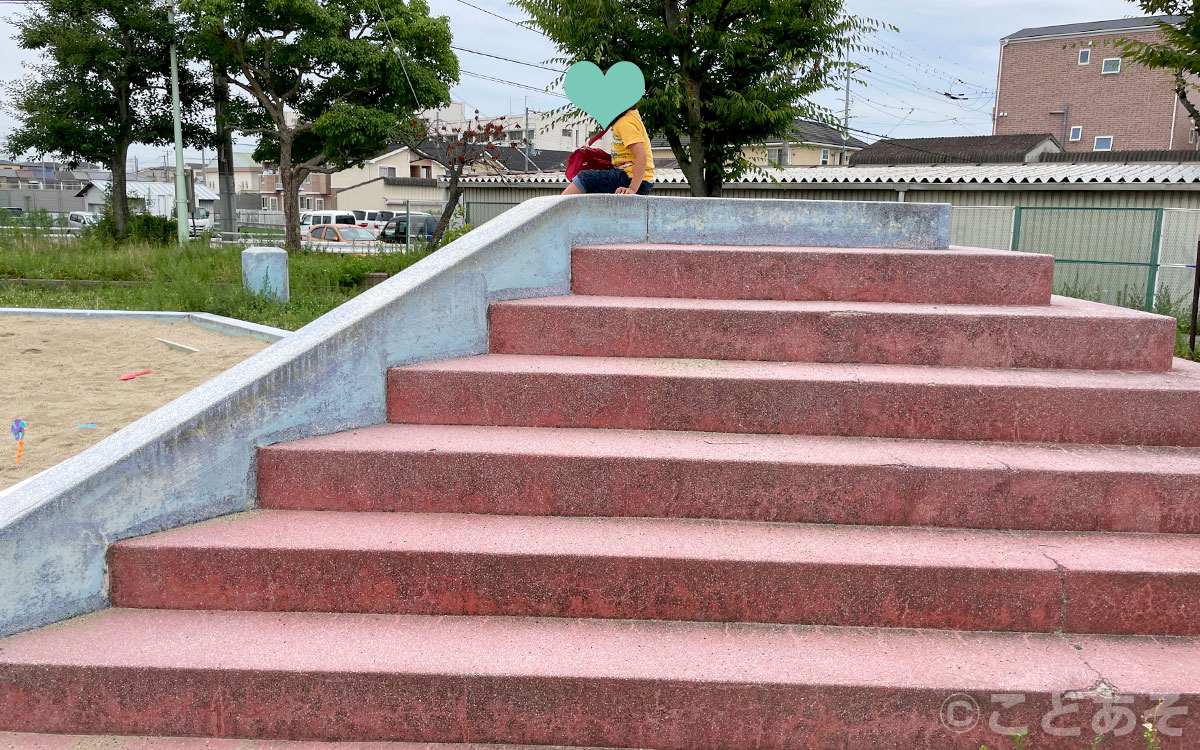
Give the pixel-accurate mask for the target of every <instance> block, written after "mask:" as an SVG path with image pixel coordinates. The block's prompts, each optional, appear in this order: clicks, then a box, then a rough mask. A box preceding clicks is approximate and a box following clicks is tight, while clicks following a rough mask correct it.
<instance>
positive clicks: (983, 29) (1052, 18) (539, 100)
mask: <svg viewBox="0 0 1200 750" xmlns="http://www.w3.org/2000/svg"><path fill="white" fill-rule="evenodd" d="M429 2H430V6H431V10H432V13H433V14H434V15H444V16H449V18H450V29H451V31H452V32H453V34H454V42H453V43H454V45H455V46H456V47H461V48H463V49H467V50H474V51H476V52H483V53H488V54H491V55H498V56H500V57H507V58H511V59H513V60H519V61H524V62H528V63H534V64H542V63H545V62H546V61H547V60H549V59H550V58H552V57H555V56H556V51H555V49H554V46H553V44H551V43H550V41H549V40H548V39H546V38H545V37H543V36H541V35H540V34H538V33H536V32H534V31H530V30H528V29H525V28H522V27H519V26H517V25H515V24H513V23H509V22H506V21H504V20H501V18H497V17H496V16H501V17H503V18H506V19H510V20H518V21H519V20H521V19H522V17H523V15H522V13H521V12H520V11H519V10H518V9H516V8H514V7H511V6H509V5H508V4H507V3H506V2H504V1H503V0H465V1H464V0H429ZM468 2H469V3H470V5H468V4H467V3H468ZM847 5H848V8H849V10H850V12H852V13H855V14H857V15H861V16H867V17H870V18H874V19H877V20H880V21H884V22H886V23H889V24H892V25H893V26H897V27H899V29H900V30H899V32H898V33H893V32H883V33H881V34H879V35H878V36H877V37H876V38H875V39H874V43H875V44H876V45H877V46H878V47H879V48H880V49H881V50H883V51H885V52H886V53H887V56H886V57H877V56H873V57H870V58H866V59H863V60H861V62H863V63H865V64H867V65H869V66H870V67H871V69H872V70H871V72H869V73H865V74H864V76H863V77H864V79H865V80H866V82H867V84H868V85H867V86H866V87H863V86H858V85H856V86H855V87H854V88H853V89H852V90H851V108H850V126H851V127H852V128H855V129H857V130H860V131H866V132H867V133H871V134H878V135H891V136H894V137H898V138H900V137H908V138H913V137H936V136H951V135H968V134H971V135H986V134H988V133H990V132H991V105H992V100H991V98H990V97H991V96H992V95H993V90H994V87H995V81H996V63H997V60H998V56H999V40H1000V37H1002V36H1005V35H1007V34H1010V33H1012V32H1014V31H1017V30H1018V29H1022V28H1026V27H1030V26H1050V25H1054V24H1062V23H1077V22H1082V21H1097V20H1102V19H1109V18H1121V17H1125V16H1136V15H1141V12H1140V9H1139V7H1138V6H1137V4H1136V3H1133V2H1127V1H1126V0H923V1H921V2H914V1H912V0H904V1H903V2H897V1H896V0H848V1H847ZM471 6H477V7H478V8H481V9H484V10H486V11H491V12H492V13H494V14H496V15H489V14H488V13H486V12H484V10H477V9H476V8H475V7H471ZM23 12H24V10H23V9H22V8H21V7H20V6H19V5H10V4H8V3H3V4H0V36H2V37H3V38H4V42H3V44H4V47H3V48H4V49H5V51H6V54H4V55H3V56H0V80H2V81H3V82H4V84H5V89H6V90H5V92H4V98H5V100H6V101H7V85H8V84H10V83H11V82H13V81H15V80H17V79H18V78H20V77H21V76H22V75H23V74H24V73H25V71H24V70H23V68H22V64H23V63H26V62H31V61H33V58H32V57H31V56H29V55H28V54H26V53H24V52H23V51H22V50H19V49H16V45H15V43H14V42H12V41H11V39H12V35H13V33H14V31H15V29H14V26H13V23H12V19H13V18H14V17H16V16H17V15H18V14H20V13H23ZM457 54H458V56H459V61H460V68H461V70H462V73H463V74H462V76H461V82H460V83H459V84H458V85H457V86H455V87H454V88H453V89H452V94H453V96H454V98H455V99H456V100H460V101H465V102H467V103H468V104H469V105H470V106H471V107H472V108H478V109H479V110H480V112H481V113H483V114H485V115H500V114H505V113H511V112H519V111H522V110H523V109H524V107H525V104H526V97H528V104H529V107H530V108H531V109H535V110H548V109H553V108H555V107H558V106H560V105H561V104H562V103H564V101H565V100H564V99H563V98H561V97H559V96H553V95H550V94H546V93H541V92H540V91H531V90H529V89H526V88H520V87H518V86H516V85H512V84H520V85H523V86H528V87H532V88H534V89H539V90H540V89H543V88H545V87H546V86H547V85H549V84H550V82H551V81H553V80H554V78H555V77H556V74H555V73H553V72H550V71H547V70H542V69H539V68H536V67H529V66H526V65H520V64H518V63H515V62H506V61H503V60H498V59H495V58H490V57H483V56H480V55H477V54H473V53H471V52H464V51H461V50H458V51H457ZM551 67H557V65H556V64H551ZM470 74H475V75H470ZM479 76H488V77H490V78H495V79H502V80H503V81H506V82H508V83H501V82H497V81H493V80H486V79H485V78H481V77H479ZM942 92H946V93H950V94H953V95H954V96H965V97H967V98H966V99H965V100H962V101H951V100H950V99H947V98H946V97H944V96H942ZM842 100H843V92H841V91H829V92H825V93H822V94H821V95H819V96H818V97H817V98H816V102H817V103H819V104H821V105H824V106H826V107H829V108H832V109H835V110H836V111H837V112H838V113H839V116H840V113H841V111H842ZM12 127H13V119H12V117H11V115H9V114H8V113H7V112H0V137H3V136H4V135H6V134H7V133H8V132H9V130H11V129H12ZM859 135H860V137H862V138H864V139H865V140H875V138H874V136H870V135H865V134H861V133H860V134H859ZM240 148H242V147H241V146H239V149H240ZM134 153H135V154H136V155H137V156H138V157H139V159H140V161H141V163H142V165H144V164H146V163H148V162H153V161H157V162H160V163H161V161H162V159H163V156H164V154H166V153H167V152H166V150H165V149H161V148H158V149H156V148H150V147H144V146H142V147H135V149H134Z"/></svg>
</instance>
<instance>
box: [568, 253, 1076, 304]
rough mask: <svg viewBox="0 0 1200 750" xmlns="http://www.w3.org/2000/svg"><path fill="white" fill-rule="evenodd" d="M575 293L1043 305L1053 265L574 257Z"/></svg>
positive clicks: (929, 257)
mask: <svg viewBox="0 0 1200 750" xmlns="http://www.w3.org/2000/svg"><path fill="white" fill-rule="evenodd" d="M571 267H572V273H571V283H572V291H574V292H575V293H577V294H608V295H616V296H631V297H700V298H712V299H788V300H862V301H872V300H873V301H894V302H945V303H968V304H970V303H974V304H999V305H1044V304H1047V303H1048V302H1049V301H1050V290H1051V286H1052V284H1053V278H1054V258H1053V257H1051V256H1048V255H1035V254H1030V253H1013V252H1008V251H1001V250H987V249H981V248H965V247H951V248H949V249H940V250H906V249H890V248H833V247H819V248H818V247H770V246H745V247H743V246H720V245H609V246H584V247H577V248H575V250H574V252H573V253H572V256H571Z"/></svg>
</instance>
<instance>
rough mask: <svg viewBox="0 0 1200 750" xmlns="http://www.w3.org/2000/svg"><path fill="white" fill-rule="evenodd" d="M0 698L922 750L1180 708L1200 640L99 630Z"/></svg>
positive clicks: (1197, 674) (15, 656)
mask: <svg viewBox="0 0 1200 750" xmlns="http://www.w3.org/2000/svg"><path fill="white" fill-rule="evenodd" d="M0 685H2V687H3V689H0V729H6V730H12V731H24V730H27V729H30V728H36V729H37V730H38V731H54V732H64V733H70V732H79V731H87V732H95V733H115V734H178V735H185V736H224V737H263V738H307V739H326V740H340V739H348V738H353V739H359V740H367V739H380V740H387V739H394V740H416V741H426V742H461V741H472V742H512V743H527V744H550V743H561V744H570V745H599V746H605V745H612V746H625V747H675V748H683V747H697V748H700V747H712V746H714V745H713V744H712V743H713V741H714V738H720V746H722V747H759V748H786V747H794V748H800V747H813V746H819V745H821V744H822V743H825V742H834V741H835V740H836V741H838V742H842V743H849V744H848V745H846V746H850V747H869V748H876V747H879V748H884V747H892V748H894V747H897V745H896V744H895V743H896V742H897V741H902V745H903V746H904V747H913V748H916V747H922V748H935V747H949V746H951V745H950V743H949V740H951V739H954V735H953V734H951V733H949V731H948V730H947V731H945V732H943V731H942V730H941V729H939V728H938V722H937V716H938V711H939V709H940V707H941V705H942V703H943V702H944V701H945V699H946V697H947V696H949V695H951V694H954V693H969V694H974V695H979V696H981V698H982V699H983V701H984V702H985V703H986V701H987V696H988V695H990V694H997V693H1004V694H1023V696H1024V697H1025V703H1023V704H1022V705H1021V706H1019V707H1018V708H1017V709H1016V710H1015V711H1013V712H1012V713H1011V714H1006V718H1010V717H1011V718H1013V719H1014V720H1015V721H1014V723H1016V724H1019V723H1022V722H1021V721H1020V720H1021V719H1025V720H1027V722H1028V723H1029V724H1031V725H1036V721H1037V717H1040V716H1041V715H1043V714H1044V713H1045V711H1047V710H1049V709H1050V708H1051V706H1052V705H1053V704H1052V700H1054V699H1061V696H1055V695H1054V694H1055V693H1059V694H1061V693H1072V694H1075V691H1084V692H1085V693H1087V692H1090V691H1095V690H1103V691H1112V693H1116V694H1118V695H1130V696H1135V697H1138V698H1139V699H1138V700H1137V702H1136V703H1135V704H1133V708H1134V709H1135V710H1139V711H1140V710H1148V709H1149V708H1150V707H1152V705H1153V704H1151V703H1150V702H1149V696H1160V695H1179V694H1183V695H1192V694H1196V693H1198V692H1200V640H1197V639H1194V638H1169V637H1155V638H1146V637H1130V636H1126V637H1120V636H1062V635H1031V634H1020V635H1012V634H1002V633H961V632H952V631H928V630H925V631H917V630H886V629H882V630H881V629H853V628H851V629H843V628H807V627H798V626H774V625H726V624H716V625H714V624H701V623H670V622H649V621H644V622H631V621H603V620H583V619H523V618H493V617H466V618H457V617H423V616H396V615H354V614H321V613H258V612H203V611H199V612H195V611H193V612H187V611H172V610H128V609H112V610H107V611H103V612H99V613H95V614H93V615H88V616H84V617H81V618H77V619H75V620H73V621H68V622H66V623H62V624H60V625H57V626H51V627H48V628H42V629H40V630H36V631H32V632H29V633H25V634H22V635H18V636H15V637H13V638H10V639H8V640H6V641H5V642H4V649H3V651H2V652H0ZM1112 693H1106V694H1112ZM350 696H353V698H352V699H351V698H350ZM864 701H865V702H869V703H870V704H871V705H872V706H873V708H872V721H870V722H866V723H865V724H864V723H863V722H862V720H861V714H860V713H857V712H858V711H860V710H861V708H853V706H859V705H860V704H861V703H862V702H864ZM327 704H328V705H337V710H336V711H333V710H320V709H319V708H318V709H317V710H314V706H317V707H319V706H322V705H327ZM117 705H119V706H121V707H122V710H121V711H108V710H106V707H109V706H117ZM847 705H851V706H852V708H851V709H850V711H851V714H846V715H842V714H843V712H844V711H846V710H847V709H846V706H847ZM914 716H916V717H918V721H916V722H915V723H916V724H919V725H920V728H919V730H918V728H917V727H916V726H915V725H914V719H913V717H914ZM839 717H840V718H839ZM1193 721H1194V720H1193ZM34 725H36V727H35V726H34ZM1189 728H1190V729H1192V730H1195V728H1196V727H1195V726H1194V725H1193V726H1191V727H1189ZM909 732H913V733H914V734H911V735H910V734H908V733H909ZM964 736H965V737H966V738H967V739H968V740H972V741H974V742H976V744H978V742H979V741H980V740H983V741H988V740H989V736H988V734H987V733H986V729H985V728H983V727H980V728H977V730H976V731H975V732H974V733H968V734H966V735H964ZM958 739H959V740H961V739H962V738H958ZM918 741H919V742H918ZM888 742H891V743H892V744H890V745H889V744H887V743H888ZM814 743H815V744H814ZM954 746H958V745H954ZM1064 747H1065V745H1064Z"/></svg>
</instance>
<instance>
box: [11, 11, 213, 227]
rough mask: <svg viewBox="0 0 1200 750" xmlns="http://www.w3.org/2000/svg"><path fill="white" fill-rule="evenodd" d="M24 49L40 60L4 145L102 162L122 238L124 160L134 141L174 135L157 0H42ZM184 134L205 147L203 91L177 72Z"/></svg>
mask: <svg viewBox="0 0 1200 750" xmlns="http://www.w3.org/2000/svg"><path fill="white" fill-rule="evenodd" d="M17 26H18V29H19V33H18V40H19V44H20V46H21V47H22V48H24V49H28V50H34V51H38V52H41V53H42V54H43V56H44V62H42V63H40V64H36V65H34V66H32V69H33V71H34V72H33V74H32V75H30V76H27V77H25V78H24V79H22V80H21V81H19V82H18V83H17V84H16V85H14V86H13V87H12V90H11V94H12V100H13V102H12V107H11V109H12V110H13V112H14V114H15V115H16V116H17V118H18V120H20V125H19V126H18V127H17V129H16V130H15V131H14V132H13V133H12V134H11V135H10V136H9V138H8V141H7V144H6V147H7V150H8V151H9V152H10V153H11V154H13V155H14V156H16V155H17V154H22V153H25V152H28V151H33V152H35V153H37V154H39V155H42V154H51V155H54V156H56V157H58V158H61V159H62V160H64V161H66V162H68V163H70V164H72V165H74V164H77V163H79V162H81V161H88V162H99V163H101V164H103V165H105V166H106V167H108V169H109V170H110V171H111V172H112V189H113V222H114V225H115V230H116V234H117V236H118V237H124V236H125V235H126V234H127V227H128V223H129V200H128V196H127V195H126V170H125V161H126V157H127V155H128V153H129V147H130V145H132V144H134V143H147V144H153V145H160V144H164V143H169V142H171V141H172V140H173V139H174V128H173V125H172V119H171V89H170V84H171V68H170V55H169V49H170V42H171V37H172V34H173V33H174V30H173V29H172V28H171V25H170V24H169V23H168V21H167V3H166V2H164V1H163V0H39V2H38V3H37V4H36V5H35V6H34V7H33V9H32V10H31V11H30V13H29V15H27V16H25V17H24V18H21V19H20V20H19V21H18V22H17ZM179 83H180V93H181V100H182V101H183V113H184V135H185V140H186V141H188V142H189V143H193V144H200V143H204V142H206V141H205V137H206V131H205V129H204V128H203V126H202V124H201V116H202V114H203V105H204V102H205V98H206V97H205V93H204V91H203V89H202V88H201V87H200V86H199V85H198V83H197V82H196V79H195V78H194V77H193V76H192V75H191V73H190V71H188V70H187V68H186V67H184V66H181V70H180V82H179Z"/></svg>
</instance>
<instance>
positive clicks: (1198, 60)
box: [1116, 0, 1200, 127]
mask: <svg viewBox="0 0 1200 750" xmlns="http://www.w3.org/2000/svg"><path fill="white" fill-rule="evenodd" d="M1138 4H1139V5H1141V6H1142V10H1143V11H1145V12H1146V14H1147V15H1169V16H1177V17H1182V20H1180V21H1179V22H1178V23H1160V24H1159V28H1160V29H1161V31H1162V40H1161V41H1157V42H1146V41H1138V40H1135V39H1118V40H1116V45H1117V47H1119V48H1120V49H1121V52H1122V55H1128V56H1129V58H1130V59H1131V61H1132V62H1135V63H1140V64H1141V65H1145V66H1146V67H1148V68H1157V69H1159V70H1165V71H1167V73H1168V74H1169V75H1171V76H1173V77H1174V79H1175V93H1176V94H1177V95H1178V96H1179V101H1181V102H1183V107H1184V109H1186V110H1187V112H1188V116H1190V117H1191V118H1192V124H1193V125H1195V126H1196V127H1200V111H1198V110H1197V108H1196V105H1195V104H1194V103H1193V102H1192V100H1191V97H1190V96H1189V95H1188V92H1190V91H1194V90H1195V89H1196V85H1195V83H1194V80H1195V77H1196V76H1200V9H1198V8H1197V7H1196V6H1195V5H1194V3H1193V1H1192V0H1138ZM1189 75H1190V76H1192V80H1188V76H1189Z"/></svg>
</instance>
